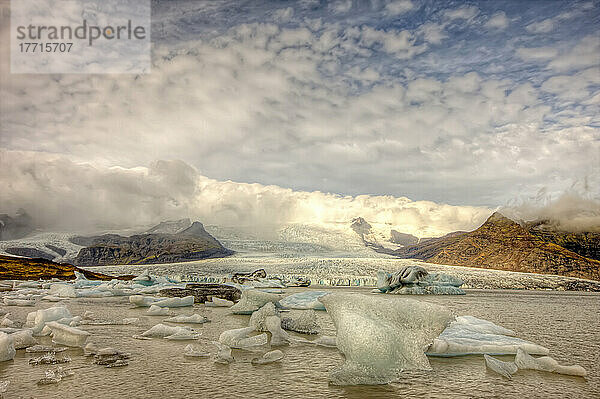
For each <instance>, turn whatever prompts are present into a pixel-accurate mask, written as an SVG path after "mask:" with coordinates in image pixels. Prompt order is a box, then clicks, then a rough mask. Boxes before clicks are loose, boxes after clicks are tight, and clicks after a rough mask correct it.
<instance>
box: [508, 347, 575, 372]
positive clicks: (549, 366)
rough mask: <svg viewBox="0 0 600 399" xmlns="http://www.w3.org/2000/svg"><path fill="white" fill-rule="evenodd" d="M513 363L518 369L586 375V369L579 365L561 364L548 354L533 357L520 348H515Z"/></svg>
mask: <svg viewBox="0 0 600 399" xmlns="http://www.w3.org/2000/svg"><path fill="white" fill-rule="evenodd" d="M515 364H516V365H517V367H518V368H519V369H520V370H539V371H547V372H550V373H558V374H567V375H575V376H580V377H585V376H586V375H587V371H586V370H585V369H584V368H583V367H581V366H579V365H574V366H562V365H560V364H559V363H558V362H557V361H556V360H555V359H553V358H551V357H550V356H542V357H538V358H535V357H533V356H531V355H529V354H528V353H526V352H525V351H524V350H522V349H518V350H517V355H516V356H515Z"/></svg>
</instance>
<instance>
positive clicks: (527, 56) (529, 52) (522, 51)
mask: <svg viewBox="0 0 600 399" xmlns="http://www.w3.org/2000/svg"><path fill="white" fill-rule="evenodd" d="M557 54H558V50H557V49H556V48H554V47H520V48H518V49H517V55H518V56H519V57H520V58H521V59H522V60H525V61H546V60H549V59H551V58H554V57H556V55H557Z"/></svg>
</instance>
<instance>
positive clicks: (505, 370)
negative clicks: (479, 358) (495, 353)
mask: <svg viewBox="0 0 600 399" xmlns="http://www.w3.org/2000/svg"><path fill="white" fill-rule="evenodd" d="M483 358H484V359H485V366H486V367H487V368H489V369H490V370H492V371H495V372H496V373H498V374H500V375H501V376H503V377H505V378H508V379H509V380H510V379H512V375H513V374H514V373H516V372H517V370H518V367H517V365H516V364H515V363H514V362H503V361H502V360H498V359H496V358H494V357H491V356H490V355H483Z"/></svg>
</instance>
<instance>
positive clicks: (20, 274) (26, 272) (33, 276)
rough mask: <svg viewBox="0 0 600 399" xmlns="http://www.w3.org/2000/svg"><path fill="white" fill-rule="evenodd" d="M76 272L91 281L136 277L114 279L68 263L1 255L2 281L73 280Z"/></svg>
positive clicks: (0, 270)
mask: <svg viewBox="0 0 600 399" xmlns="http://www.w3.org/2000/svg"><path fill="white" fill-rule="evenodd" d="M75 271H77V272H79V273H82V274H83V275H84V276H85V277H86V278H87V279H89V280H112V279H114V278H117V279H119V280H131V279H132V278H133V277H134V276H119V277H113V276H108V275H106V274H102V273H95V272H91V271H89V270H84V269H80V268H78V267H75V266H73V265H70V264H68V263H56V262H52V261H50V260H47V259H39V258H38V259H29V258H18V257H15V256H5V255H0V280H40V279H42V280H50V279H53V278H57V279H60V280H73V279H74V278H75Z"/></svg>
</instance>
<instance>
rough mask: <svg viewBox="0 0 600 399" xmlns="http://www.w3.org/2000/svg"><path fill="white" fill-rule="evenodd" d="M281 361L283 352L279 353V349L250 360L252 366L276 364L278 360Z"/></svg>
mask: <svg viewBox="0 0 600 399" xmlns="http://www.w3.org/2000/svg"><path fill="white" fill-rule="evenodd" d="M281 359H283V352H282V351H280V350H279V349H275V350H274V351H270V352H267V353H265V354H264V355H263V356H262V357H260V358H258V357H257V358H254V359H252V364H255V365H256V364H269V363H273V362H276V361H278V360H281Z"/></svg>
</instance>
